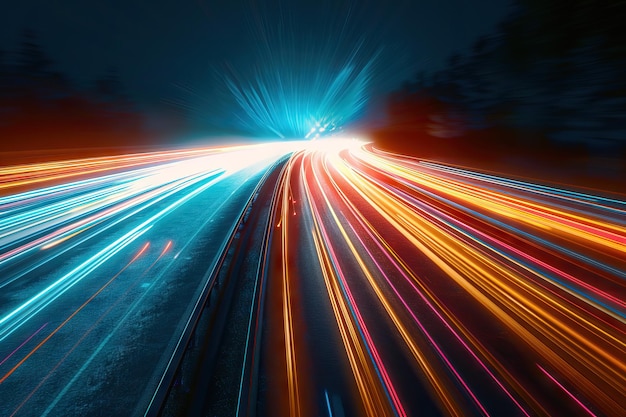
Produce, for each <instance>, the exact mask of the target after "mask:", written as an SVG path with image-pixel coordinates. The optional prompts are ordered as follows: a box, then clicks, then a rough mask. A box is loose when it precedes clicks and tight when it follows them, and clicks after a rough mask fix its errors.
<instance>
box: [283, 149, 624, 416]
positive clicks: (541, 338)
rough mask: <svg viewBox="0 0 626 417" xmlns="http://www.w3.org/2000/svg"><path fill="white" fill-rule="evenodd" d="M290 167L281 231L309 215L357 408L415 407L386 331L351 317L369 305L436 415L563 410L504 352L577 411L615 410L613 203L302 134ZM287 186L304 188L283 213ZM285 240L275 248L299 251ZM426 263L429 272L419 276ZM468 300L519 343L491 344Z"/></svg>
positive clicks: (619, 380) (618, 376) (618, 286)
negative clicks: (402, 349)
mask: <svg viewBox="0 0 626 417" xmlns="http://www.w3.org/2000/svg"><path fill="white" fill-rule="evenodd" d="M294 164H298V165H300V169H299V170H291V172H290V173H291V175H298V176H299V178H298V179H299V182H298V181H296V180H292V181H288V180H287V181H288V182H289V183H290V184H298V189H296V190H293V191H290V192H289V193H287V192H285V194H284V195H283V197H282V198H283V218H282V222H281V223H280V224H279V226H280V227H281V228H285V225H286V223H287V220H286V219H287V218H288V214H289V212H291V211H292V210H294V209H295V211H297V212H298V213H301V214H302V215H301V216H299V217H300V220H299V221H300V222H301V224H312V225H313V226H312V227H313V230H312V235H313V240H314V249H315V253H316V256H317V257H318V259H319V261H318V263H319V265H320V268H321V274H322V276H321V279H323V281H324V283H325V287H326V288H327V291H328V294H327V296H328V297H329V302H330V306H331V309H332V311H333V314H334V317H335V320H336V323H337V326H338V329H339V332H340V334H341V338H342V340H343V346H344V349H345V354H346V359H347V361H348V363H349V364H350V367H351V369H352V372H353V376H354V382H355V389H356V392H358V397H359V398H360V402H361V403H362V406H363V409H364V410H365V413H366V414H368V415H387V414H392V415H393V414H396V415H402V414H403V413H404V412H405V411H403V410H404V408H405V407H409V408H408V409H410V407H415V404H414V403H413V404H409V405H407V402H408V403H410V399H409V397H406V394H404V395H405V396H404V397H403V390H402V389H401V387H402V385H401V383H399V382H393V381H394V378H395V380H396V381H400V380H403V381H404V380H405V379H404V378H405V377H400V374H398V369H394V368H393V367H392V368H390V369H389V368H388V367H387V366H385V365H384V363H385V362H389V361H391V360H392V358H391V356H388V353H387V352H386V351H387V349H386V348H381V347H382V346H384V345H385V342H383V341H382V340H383V339H377V337H374V334H379V331H378V329H379V328H380V327H381V326H384V325H383V324H381V322H374V321H368V318H367V315H363V314H362V312H361V313H359V312H360V311H362V310H363V309H365V308H366V307H365V305H368V306H370V307H369V308H371V303H372V302H373V301H374V300H375V301H376V302H377V303H378V305H379V306H380V307H381V308H382V311H384V312H386V314H387V315H388V317H389V319H390V324H391V326H392V327H391V328H388V331H389V332H391V333H395V334H397V335H398V337H399V338H400V340H403V341H404V344H405V346H406V348H407V349H408V352H409V354H408V355H407V356H406V357H405V359H404V360H405V362H406V364H407V366H414V365H417V367H415V368H414V369H417V370H418V371H417V375H418V379H417V380H418V381H419V380H420V379H421V380H423V381H427V386H430V388H429V390H430V392H431V396H432V397H433V398H435V399H437V403H438V404H439V406H440V409H441V410H442V411H443V412H444V413H445V414H448V415H467V414H474V413H478V414H482V415H498V414H501V413H502V412H503V411H502V410H504V409H506V410H509V411H507V412H505V413H513V414H519V413H522V414H524V415H533V414H551V413H555V412H560V411H559V410H561V406H560V405H559V401H558V400H555V399H552V398H549V397H548V396H546V394H545V392H541V389H539V388H538V387H539V386H541V385H543V384H545V380H542V378H541V375H537V374H535V373H533V372H529V371H526V370H524V369H520V368H519V367H517V366H512V365H511V360H512V358H511V357H510V355H516V356H517V355H521V356H522V357H523V358H524V359H523V360H524V361H526V362H528V363H535V364H537V366H539V367H541V366H542V365H549V366H550V368H551V369H554V370H556V371H558V374H559V378H562V379H563V380H564V381H563V382H566V385H567V386H568V387H570V390H564V391H563V393H564V394H565V395H567V396H568V397H571V398H573V399H575V400H576V401H575V404H578V405H579V406H581V408H582V409H581V411H585V412H587V413H591V414H594V413H596V414H597V413H604V414H607V415H620V414H622V413H624V412H626V408H625V406H624V404H626V398H625V397H624V396H625V395H626V394H625V393H626V377H624V375H626V360H625V358H626V342H624V341H625V340H626V330H625V326H624V324H625V321H626V303H625V302H624V300H625V299H626V281H625V280H624V278H625V277H626V276H625V275H624V274H625V272H626V271H625V269H624V267H625V266H626V262H625V261H624V257H623V254H624V251H625V250H626V249H624V248H626V245H625V243H626V227H625V226H624V224H625V220H626V216H625V214H626V211H625V209H626V203H625V202H624V201H623V200H620V199H619V198H607V197H602V196H594V195H592V194H589V193H587V194H584V193H578V192H575V191H570V190H564V189H558V188H555V187H548V186H543V185H536V184H532V183H529V182H523V181H519V180H509V179H507V178H505V177H498V176H496V175H487V174H482V173H477V172H472V171H469V170H467V169H460V168H455V167H448V166H443V165H438V164H436V163H432V162H421V161H418V160H415V159H412V158H408V157H402V156H399V155H394V154H389V153H385V152H381V151H378V150H375V149H372V148H371V147H361V146H360V145H358V146H354V142H350V141H347V142H340V141H334V142H333V141H324V142H319V145H318V144H315V143H314V142H312V143H311V146H309V147H307V149H306V150H305V152H304V153H303V154H302V155H298V156H297V157H294ZM292 192H293V193H295V194H299V195H301V197H300V199H299V200H300V203H299V204H298V205H295V207H294V208H292V206H293V204H292V203H291V200H292V199H293V198H292V196H291V193H292ZM305 205H308V207H307V209H304V207H305ZM298 207H300V208H301V209H298ZM304 216H306V217H307V218H306V219H304V218H303V217H304ZM290 221H292V220H290ZM285 229H286V228H285ZM283 233H287V235H289V232H288V231H283ZM283 239H284V241H285V243H284V245H283V246H284V249H283V254H284V253H287V250H291V249H290V248H292V247H296V246H295V245H296V244H295V243H293V244H292V243H291V242H288V243H287V242H286V241H287V239H288V238H286V237H284V238H283ZM289 239H291V238H289ZM424 265H429V266H428V267H427V268H426V269H427V270H428V271H429V272H417V271H423V270H424ZM283 267H284V268H287V269H288V270H289V268H291V269H292V270H293V272H286V273H284V275H285V276H288V278H285V281H287V279H289V280H293V279H305V277H303V275H304V276H306V277H310V276H312V275H313V274H312V273H310V272H309V273H305V272H304V271H299V270H298V269H297V268H296V267H294V266H293V265H291V266H289V265H284V266H283ZM344 270H345V271H344ZM346 271H349V272H346ZM306 279H309V278H306ZM352 286H355V289H354V290H350V288H351V287H352ZM363 286H366V287H367V288H368V290H367V291H365V290H364V287H363ZM446 288H454V292H455V293H459V291H461V293H460V294H462V295H459V296H460V297H462V299H463V300H464V301H463V302H462V304H461V305H462V306H463V307H460V306H457V305H454V304H450V303H451V296H450V294H449V290H446ZM353 291H357V292H356V293H353ZM446 292H448V293H446ZM368 294H369V295H368ZM291 297H292V298H293V297H294V295H292V296H291ZM295 297H298V295H295ZM362 305H363V306H362ZM464 309H469V310H470V311H472V310H473V311H476V313H477V314H478V316H480V317H484V319H488V320H490V324H489V325H488V326H487V327H488V328H494V329H500V330H498V332H502V331H505V332H507V334H509V335H510V336H509V337H510V338H511V340H512V341H515V342H513V343H516V344H518V347H516V349H515V351H511V352H510V353H507V352H504V353H503V352H502V348H501V347H500V345H501V344H502V342H500V341H498V340H497V338H494V337H492V336H489V335H488V334H487V335H485V332H484V331H482V330H481V323H479V322H476V319H473V318H472V316H471V315H470V316H467V315H463V314H460V311H463V310H464ZM422 315H426V316H425V317H430V316H432V317H433V320H427V319H426V318H421V316H422ZM407 319H408V320H407ZM370 320H373V319H370ZM290 321H291V320H290ZM285 326H286V328H291V327H293V326H294V324H293V323H291V324H290V323H288V322H286V323H285ZM369 327H373V328H374V329H376V331H375V332H374V333H372V334H371V335H370V331H369V330H367V329H368V328H369ZM377 346H379V347H377ZM394 360H396V361H397V359H395V358H394ZM473 369H478V370H480V371H479V372H478V373H477V372H476V371H474V370H473ZM540 369H543V368H540ZM479 374H483V375H484V376H485V377H484V378H487V379H486V380H489V381H491V382H490V383H486V382H484V381H485V380H484V378H479V377H477V375H479ZM543 376H544V377H545V376H549V377H550V378H549V379H552V376H551V375H545V374H544V375H543ZM300 378H305V377H302V376H301V377H300ZM553 382H554V381H553ZM560 383H561V382H559V384H560ZM560 386H563V385H560ZM394 387H396V388H394ZM487 387H488V388H487ZM398 388H400V389H399V391H397V389H398ZM396 391H397V392H396ZM383 404H385V405H383ZM387 407H390V408H387ZM392 410H393V411H392ZM497 410H499V411H497ZM413 411H414V412H415V411H416V409H415V408H413ZM406 412H407V414H411V413H410V412H408V411H406Z"/></svg>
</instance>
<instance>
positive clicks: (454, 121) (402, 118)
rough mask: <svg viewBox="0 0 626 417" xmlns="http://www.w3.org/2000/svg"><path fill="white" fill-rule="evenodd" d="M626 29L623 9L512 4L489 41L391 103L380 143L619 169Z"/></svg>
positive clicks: (548, 2)
mask: <svg viewBox="0 0 626 417" xmlns="http://www.w3.org/2000/svg"><path fill="white" fill-rule="evenodd" d="M625 21H626V2H624V1H606V2H603V1H595V0H517V1H516V2H515V4H514V9H513V11H512V13H511V14H510V15H509V16H508V17H507V18H506V19H505V20H504V21H503V22H502V23H501V24H500V25H499V27H498V29H497V32H496V33H495V34H494V35H491V36H485V37H482V38H480V39H479V40H477V41H476V42H475V44H474V46H473V49H472V50H471V52H469V53H467V54H465V55H454V56H452V57H450V59H449V63H448V65H447V67H446V68H445V69H444V70H442V71H439V72H436V73H433V74H426V73H420V74H417V75H416V77H415V78H414V79H413V80H410V81H407V82H405V83H404V85H403V86H402V88H401V89H400V90H399V91H397V92H395V93H393V94H392V95H391V97H389V101H388V125H387V126H386V127H385V128H383V129H381V131H380V132H378V140H379V141H380V142H381V143H383V144H384V145H386V146H390V147H394V148H396V149H398V148H399V149H400V150H406V151H410V152H412V153H417V154H418V155H420V156H423V157H434V158H437V157H444V158H445V157H448V158H450V159H454V158H457V159H458V158H461V159H462V160H464V161H465V160H475V161H489V160H492V161H493V160H503V159H506V158H508V159H509V160H510V159H512V158H514V157H517V158H518V159H525V160H534V161H535V162H541V161H543V162H545V163H546V164H550V163H552V164H553V163H554V161H556V160H560V161H563V163H565V161H573V162H572V166H573V164H574V163H575V162H576V161H579V162H580V161H583V160H585V161H599V160H611V161H613V164H617V165H620V166H621V165H623V161H624V157H625V156H626V153H625V152H626V30H624V22H625ZM587 163H589V162H587ZM596 165H597V164H595V165H593V166H592V167H590V169H591V168H593V169H596V168H597V166H596ZM622 168H623V167H621V168H618V170H619V169H622ZM602 169H604V170H605V171H607V170H610V167H607V166H606V164H605V166H604V167H603V168H602ZM613 171H614V172H613V173H612V174H611V175H616V171H615V170H613Z"/></svg>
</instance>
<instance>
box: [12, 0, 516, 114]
mask: <svg viewBox="0 0 626 417" xmlns="http://www.w3.org/2000/svg"><path fill="white" fill-rule="evenodd" d="M7 9H8V10H10V12H9V13H3V14H2V15H1V16H0V40H1V44H0V48H2V49H3V50H5V51H13V50H15V49H16V48H17V45H18V44H19V40H20V34H21V32H22V31H23V30H24V29H25V28H29V29H32V30H33V31H35V33H36V34H37V35H38V36H39V38H40V42H41V44H42V47H43V48H44V50H45V51H46V52H47V53H48V55H49V56H50V57H51V58H52V60H53V61H54V67H55V68H56V69H58V70H60V71H62V72H63V73H65V74H67V75H68V76H69V77H70V78H71V79H72V81H73V82H74V83H75V84H78V85H89V83H90V82H91V81H92V80H93V79H95V78H97V77H99V76H102V74H105V73H106V72H107V71H109V70H110V69H115V70H116V71H117V72H118V73H119V75H120V76H121V78H122V81H123V83H124V87H125V89H126V91H127V92H128V94H129V95H130V96H131V97H132V98H133V99H134V100H135V101H136V102H138V103H140V104H141V105H142V106H144V107H150V106H153V105H161V106H162V105H164V104H165V105H168V103H172V102H174V103H178V104H180V103H181V102H182V104H183V106H185V107H188V108H191V110H192V111H191V113H192V114H195V116H198V115H200V118H202V113H203V112H206V113H215V112H216V111H217V109H218V108H219V107H220V106H221V105H223V102H224V100H223V97H224V94H223V91H222V90H223V86H222V85H221V84H223V79H222V78H221V77H220V74H221V73H222V72H223V71H225V68H228V69H230V70H232V71H234V72H236V73H237V74H238V75H239V78H240V79H241V78H244V79H245V77H247V76H249V69H250V67H251V65H253V64H254V62H258V61H259V60H263V59H265V58H264V56H263V53H264V52H263V51H267V50H270V51H272V50H276V49H278V48H281V47H284V45H282V46H281V45H279V44H289V45H290V47H291V48H292V49H293V50H294V51H303V50H306V49H307V48H313V49H315V48H318V49H319V48H323V44H325V43H329V42H334V41H335V40H337V39H340V38H341V39H340V41H339V42H340V43H339V44H338V46H337V51H339V53H342V51H343V50H345V54H349V53H350V51H351V49H352V48H354V45H355V44H356V43H358V42H359V41H362V42H363V45H365V46H364V47H363V48H362V51H361V52H360V53H361V55H365V56H366V55H367V54H369V53H372V54H374V53H379V57H378V62H377V63H376V68H377V69H376V71H377V76H376V77H373V78H372V80H371V84H373V85H371V86H370V87H371V88H372V90H373V91H388V90H390V89H393V88H395V87H396V86H397V85H399V84H400V83H401V81H402V80H404V79H407V78H410V77H411V76H412V75H413V74H415V73H416V71H418V70H422V69H423V70H427V71H429V70H435V69H439V68H441V67H443V65H444V64H445V62H446V59H447V57H448V56H449V55H450V54H451V53H453V52H456V51H463V50H464V49H466V48H468V47H469V46H470V45H471V44H472V43H473V42H474V41H475V40H476V38H477V37H478V36H480V35H482V34H486V33H489V32H492V31H493V30H494V27H495V25H496V24H497V22H498V21H499V20H500V19H502V18H503V16H505V15H506V14H507V12H508V10H509V2H508V1H503V0H482V1H479V2H469V1H466V0H465V1H464V0H444V1H410V0H407V1H401V0H394V1H359V2H357V1H341V0H334V1H283V2H275V1H253V0H219V1H214V0H196V1H177V0H156V1H139V0H131V1H126V0H116V1H88V2H85V1H80V0H55V1H41V0H23V1H19V2H10V5H8V8H7V7H4V10H7ZM281 28H282V31H283V37H282V38H281V36H279V35H276V32H277V31H280V29H281ZM263 33H265V34H268V33H269V35H270V36H269V39H268V43H267V44H266V45H265V49H264V45H263V42H264V39H263ZM272 34H274V35H276V36H272ZM285 35H286V37H288V38H289V39H286V40H285V39H284V37H285ZM316 43H317V44H318V45H316ZM320 43H321V44H322V45H319V44H320ZM259 52H261V53H259ZM175 105H176V104H175Z"/></svg>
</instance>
